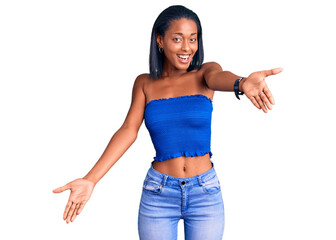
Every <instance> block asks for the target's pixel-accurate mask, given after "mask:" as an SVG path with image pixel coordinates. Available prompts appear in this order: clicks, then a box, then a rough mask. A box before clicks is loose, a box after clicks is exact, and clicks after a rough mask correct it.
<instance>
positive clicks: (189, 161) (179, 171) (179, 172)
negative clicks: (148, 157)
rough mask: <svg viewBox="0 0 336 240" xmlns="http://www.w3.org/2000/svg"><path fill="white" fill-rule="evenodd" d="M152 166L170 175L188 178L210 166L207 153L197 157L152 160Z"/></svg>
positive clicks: (203, 171) (208, 168)
mask: <svg viewBox="0 0 336 240" xmlns="http://www.w3.org/2000/svg"><path fill="white" fill-rule="evenodd" d="M153 168H154V169H155V170H156V171H158V172H160V173H163V174H167V175H169V176H172V177H178V178H189V177H194V176H196V175H200V174H202V173H205V172H207V171H209V170H210V169H211V168H212V164H211V161H210V155H209V153H207V154H205V155H204V156H197V157H177V158H172V159H168V160H165V161H161V162H158V161H154V162H153Z"/></svg>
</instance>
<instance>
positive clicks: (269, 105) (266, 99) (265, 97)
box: [259, 92, 272, 110]
mask: <svg viewBox="0 0 336 240" xmlns="http://www.w3.org/2000/svg"><path fill="white" fill-rule="evenodd" d="M259 96H260V98H261V99H262V101H264V104H266V106H267V108H268V109H269V110H272V105H271V103H270V101H269V100H268V98H267V96H266V94H265V93H263V92H261V93H260V95H259Z"/></svg>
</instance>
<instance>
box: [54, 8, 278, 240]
mask: <svg viewBox="0 0 336 240" xmlns="http://www.w3.org/2000/svg"><path fill="white" fill-rule="evenodd" d="M281 71H282V69H281V68H276V69H272V70H267V71H259V72H254V73H252V74H250V75H249V76H248V77H247V78H242V77H240V76H237V75H235V74H233V73H231V72H229V71H223V70H222V68H221V66H220V65H219V64H218V63H215V62H208V63H204V64H203V42H202V27H201V23H200V21H199V19H198V17H197V15H196V14H195V13H194V12H193V11H191V10H189V9H187V8H185V7H183V6H180V5H177V6H171V7H169V8H167V9H165V10H164V11H163V12H162V13H161V14H160V15H159V16H158V18H157V19H156V21H155V23H154V26H153V30H152V37H151V48H150V73H149V74H141V75H139V76H138V77H137V78H136V79H135V82H134V86H133V92H132V103H131V107H130V109H129V112H128V114H127V116H126V119H125V121H124V123H123V125H122V126H121V128H120V129H119V130H118V131H117V132H116V133H115V134H114V135H113V137H112V139H111V141H110V142H109V144H108V146H107V148H106V149H105V151H104V153H103V154H102V156H101V158H100V159H99V160H98V162H97V163H96V164H95V166H94V167H93V168H92V169H91V171H90V172H89V173H88V174H87V175H86V176H85V177H83V178H79V179H76V180H74V181H72V182H70V183H68V184H66V185H65V186H63V187H60V188H57V189H54V190H53V192H55V193H60V192H63V191H64V190H67V189H70V190H71V194H70V197H69V201H68V203H67V205H66V208H65V211H64V215H63V218H64V220H66V222H67V223H69V221H74V219H75V218H76V216H77V215H78V214H80V212H81V211H82V209H83V207H84V206H85V204H86V202H87V201H88V200H89V198H90V196H91V194H92V191H93V189H94V187H95V185H96V184H97V182H98V181H99V180H100V179H101V178H102V177H103V176H104V175H105V174H106V172H107V171H108V170H109V169H110V168H111V167H112V166H113V165H114V164H115V163H116V162H117V161H118V160H119V158H120V157H121V156H122V155H123V154H124V153H125V152H126V150H127V149H128V148H129V147H130V146H131V145H132V143H133V142H134V141H135V140H136V138H137V133H138V130H139V128H140V126H141V124H142V121H143V120H145V124H146V127H147V129H148V131H149V133H150V136H151V139H152V142H153V144H154V147H155V150H156V156H155V157H154V161H152V162H151V165H150V168H149V170H148V172H147V175H146V178H145V180H144V182H143V191H142V195H141V201H140V206H139V215H138V216H139V218H138V231H139V236H140V239H151V240H153V239H154V240H155V239H161V240H162V239H177V225H178V221H179V220H180V219H184V228H185V238H186V239H192V240H197V239H202V240H204V239H222V235H223V231H224V205H223V199H222V192H221V186H220V182H219V180H218V177H217V174H216V172H215V169H214V164H213V162H212V161H211V160H210V158H211V156H212V152H211V149H210V138H211V114H212V110H213V105H212V99H213V95H214V91H215V90H218V91H235V94H236V97H237V98H238V99H239V95H242V94H244V93H245V95H246V96H247V97H248V98H249V99H250V100H251V101H252V103H253V104H254V105H255V106H256V107H257V108H258V109H263V111H264V112H265V113H267V108H268V109H272V106H271V105H272V104H274V100H273V96H272V94H271V92H270V90H269V89H268V88H267V86H266V83H265V77H267V76H269V75H273V74H277V73H279V72H281Z"/></svg>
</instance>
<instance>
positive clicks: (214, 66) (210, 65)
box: [200, 62, 223, 73]
mask: <svg viewBox="0 0 336 240" xmlns="http://www.w3.org/2000/svg"><path fill="white" fill-rule="evenodd" d="M209 70H218V71H223V69H222V67H221V65H220V64H219V63H217V62H206V63H203V64H202V66H201V67H200V71H202V72H203V73H205V72H207V71H209Z"/></svg>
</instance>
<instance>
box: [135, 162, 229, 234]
mask: <svg viewBox="0 0 336 240" xmlns="http://www.w3.org/2000/svg"><path fill="white" fill-rule="evenodd" d="M153 162H154V161H153ZM153 162H152V163H151V167H150V168H149V170H148V172H147V175H146V177H145V180H144V182H143V189H142V195H141V200H140V206H139V215H138V233H139V237H140V240H176V239H177V226H178V222H179V220H180V219H183V221H184V237H185V240H221V239H222V237H223V233H224V203H223V198H222V191H221V185H220V182H219V180H218V177H217V174H216V171H215V169H214V164H213V162H212V161H211V164H212V168H211V169H210V170H208V171H207V172H205V173H202V174H200V175H196V176H194V177H189V178H177V177H172V176H169V175H166V174H163V173H161V172H158V171H156V170H155V169H154V168H153V165H152V164H153Z"/></svg>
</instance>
